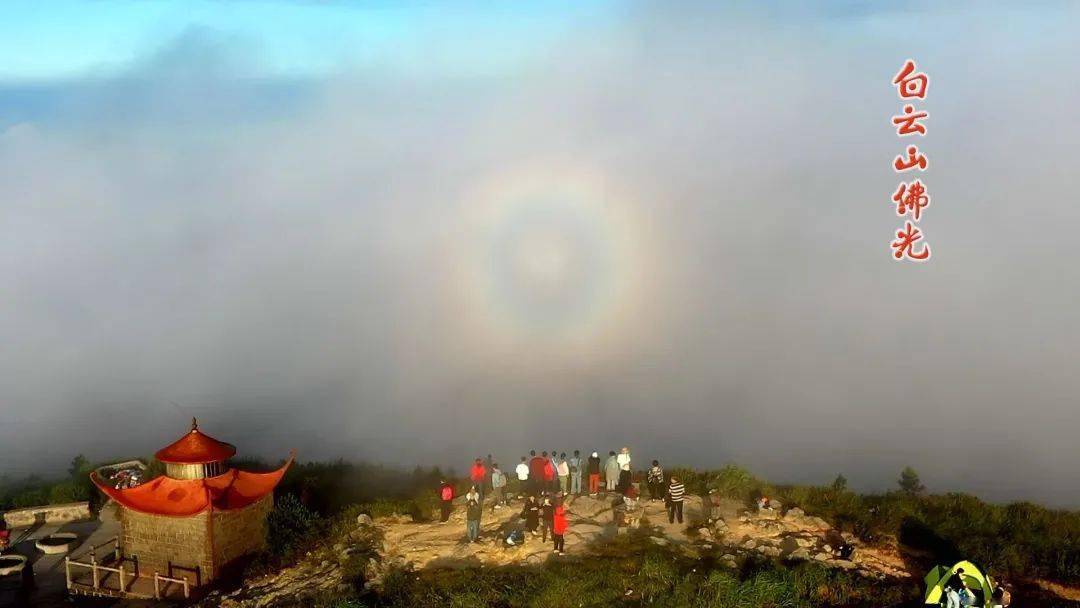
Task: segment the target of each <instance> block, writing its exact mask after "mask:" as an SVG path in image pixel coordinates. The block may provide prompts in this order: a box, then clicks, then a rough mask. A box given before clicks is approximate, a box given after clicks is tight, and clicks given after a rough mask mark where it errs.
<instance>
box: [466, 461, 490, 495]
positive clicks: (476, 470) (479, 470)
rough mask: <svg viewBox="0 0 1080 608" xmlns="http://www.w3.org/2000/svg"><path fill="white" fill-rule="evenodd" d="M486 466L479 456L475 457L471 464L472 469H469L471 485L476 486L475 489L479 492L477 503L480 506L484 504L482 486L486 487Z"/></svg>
mask: <svg viewBox="0 0 1080 608" xmlns="http://www.w3.org/2000/svg"><path fill="white" fill-rule="evenodd" d="M487 473H488V471H487V467H485V466H484V461H483V459H481V458H477V459H476V460H475V461H474V462H473V465H472V470H471V471H469V479H471V480H472V482H473V485H474V486H476V491H477V492H478V493H479V494H480V498H479V503H480V505H481V506H483V504H484V488H485V487H487V486H486V485H485V484H486V483H487Z"/></svg>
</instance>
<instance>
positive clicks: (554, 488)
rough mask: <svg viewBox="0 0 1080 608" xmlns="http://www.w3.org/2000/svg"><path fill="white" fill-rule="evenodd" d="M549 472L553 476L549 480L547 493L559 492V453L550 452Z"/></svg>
mask: <svg viewBox="0 0 1080 608" xmlns="http://www.w3.org/2000/svg"><path fill="white" fill-rule="evenodd" d="M551 470H552V471H553V472H554V473H555V476H554V477H552V478H551V480H550V481H551V483H549V484H548V487H547V491H548V492H551V493H552V494H554V493H555V492H558V491H559V453H558V452H557V451H555V450H551Z"/></svg>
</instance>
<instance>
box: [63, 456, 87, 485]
mask: <svg viewBox="0 0 1080 608" xmlns="http://www.w3.org/2000/svg"><path fill="white" fill-rule="evenodd" d="M90 470H91V469H90V461H89V460H87V459H86V456H83V455H82V454H79V455H78V456H76V457H75V458H72V459H71V466H69V467H68V476H69V477H71V478H72V479H77V478H78V477H79V476H81V475H82V474H83V473H89V472H90Z"/></svg>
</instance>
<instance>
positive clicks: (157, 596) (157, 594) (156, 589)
mask: <svg viewBox="0 0 1080 608" xmlns="http://www.w3.org/2000/svg"><path fill="white" fill-rule="evenodd" d="M154 599H155V600H160V599H161V586H160V584H159V582H158V571H157V570H154Z"/></svg>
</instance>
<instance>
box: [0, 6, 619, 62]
mask: <svg viewBox="0 0 1080 608" xmlns="http://www.w3.org/2000/svg"><path fill="white" fill-rule="evenodd" d="M607 4H608V3H607V2H596V1H587V2H557V3H543V4H542V5H541V4H535V5H526V4H517V3H513V4H512V3H494V2H490V3H468V4H462V3H432V2H424V3H407V2H362V3H361V2H357V3H351V2H315V1H311V2H306V1H299V2H288V1H269V2H268V1H240V2H223V1H205V0H202V1H200V0H193V1H187V2H168V1H162V2H156V1H154V2H151V1H145V0H131V1H120V2H116V1H102V2H87V1H73V0H56V1H50V2H12V3H7V4H6V5H5V6H4V7H3V9H2V10H3V19H0V57H4V58H5V60H4V61H3V62H2V63H0V81H9V82H10V81H19V80H23V81H25V80H30V81H40V80H55V79H62V78H72V77H86V76H94V75H110V74H115V73H118V72H121V71H123V70H124V69H126V68H129V67H130V66H132V65H137V64H138V63H139V62H140V61H141V60H142V59H143V58H144V57H145V56H146V55H148V54H152V53H154V52H155V51H156V50H158V49H159V48H161V47H162V46H163V45H165V44H167V42H168V41H170V40H172V39H174V38H176V37H178V36H181V35H182V34H183V33H184V32H185V30H189V29H191V28H197V29H205V30H209V31H214V32H217V33H219V34H220V35H221V36H223V37H225V38H230V39H232V40H234V41H235V42H236V43H237V44H238V45H244V46H247V47H252V48H255V49H257V54H258V63H257V65H256V66H250V67H251V69H253V70H254V71H256V72H258V73H259V74H260V75H274V76H297V75H302V76H310V75H313V74H320V73H326V72H330V71H335V70H339V69H342V68H345V67H358V66H359V67H367V66H371V65H377V66H389V67H395V68H397V69H402V68H405V69H409V68H416V67H418V66H419V65H420V64H421V63H422V64H424V65H427V66H435V67H440V66H441V67H443V68H454V69H461V70H479V71H484V70H490V69H495V68H498V67H499V66H505V65H507V63H508V62H513V61H515V60H520V59H523V58H526V57H527V56H528V54H529V53H530V52H531V51H532V50H533V49H535V48H537V47H539V46H543V45H545V44H548V43H550V42H552V41H553V40H554V39H555V38H556V37H557V36H559V35H560V34H561V33H564V32H565V31H566V30H567V28H569V27H572V26H573V24H574V23H575V22H577V21H578V20H579V19H581V18H583V17H588V16H594V17H595V16H597V15H602V14H603V13H605V12H606V11H607V9H606V8H605V7H606V5H607ZM530 6H532V7H535V8H530Z"/></svg>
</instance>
